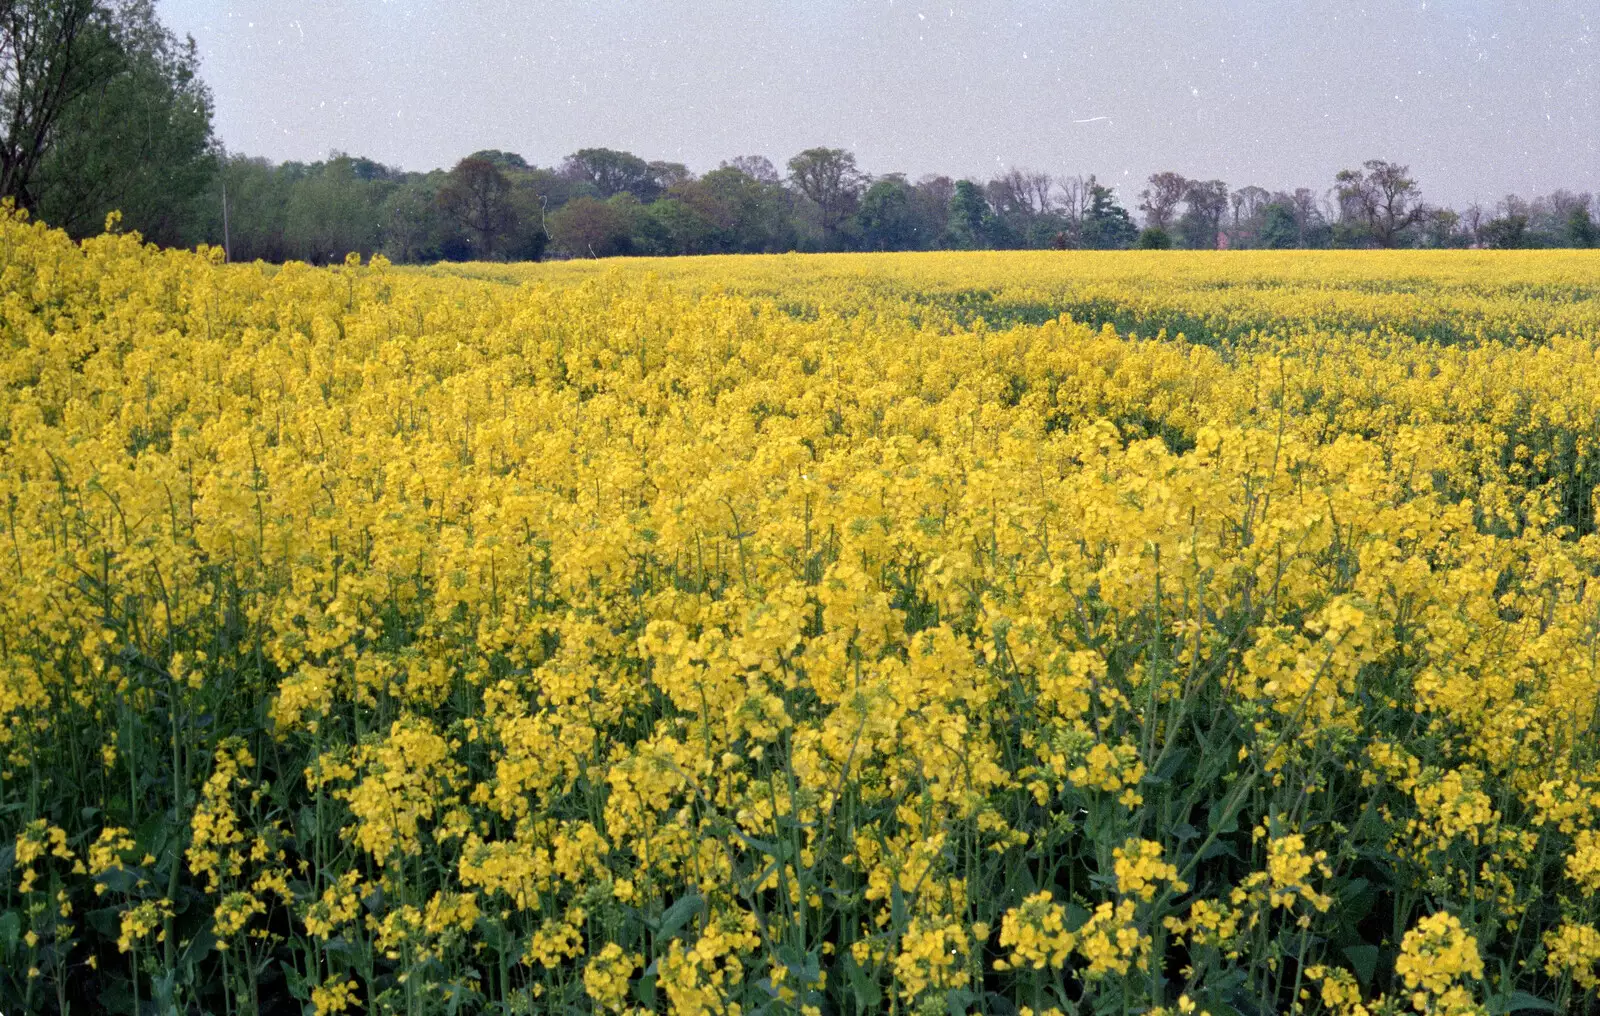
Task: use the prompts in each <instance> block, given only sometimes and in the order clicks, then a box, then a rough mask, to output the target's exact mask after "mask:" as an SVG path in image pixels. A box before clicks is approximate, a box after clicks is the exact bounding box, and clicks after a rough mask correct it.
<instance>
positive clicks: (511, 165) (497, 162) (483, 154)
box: [467, 148, 533, 173]
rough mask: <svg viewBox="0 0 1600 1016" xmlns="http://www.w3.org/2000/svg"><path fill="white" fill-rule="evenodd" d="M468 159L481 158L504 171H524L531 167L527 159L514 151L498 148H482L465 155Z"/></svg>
mask: <svg viewBox="0 0 1600 1016" xmlns="http://www.w3.org/2000/svg"><path fill="white" fill-rule="evenodd" d="M467 158H469V159H482V160H483V161H484V162H487V163H489V164H490V165H492V166H494V167H495V168H496V169H499V170H500V171H502V172H506V173H519V172H526V171H528V170H530V169H532V168H533V167H532V166H530V165H528V160H527V159H524V158H523V157H522V156H520V155H518V154H517V153H516V152H502V151H501V150H500V149H498V148H484V149H481V150H479V151H476V152H473V153H472V154H471V155H469V156H467Z"/></svg>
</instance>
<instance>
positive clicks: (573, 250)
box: [550, 196, 633, 258]
mask: <svg viewBox="0 0 1600 1016" xmlns="http://www.w3.org/2000/svg"><path fill="white" fill-rule="evenodd" d="M630 211H631V210H630V209H627V208H624V207H622V206H621V205H620V204H619V203H615V202H612V201H597V200H596V199H594V198H591V197H587V196H585V197H578V198H573V199H572V200H571V201H569V202H567V203H566V204H564V205H562V206H561V207H560V208H558V209H556V210H555V211H554V212H551V213H550V237H551V240H552V241H553V242H554V243H555V245H556V247H557V248H558V249H559V250H560V251H561V252H562V253H564V254H567V255H568V256H570V257H579V258H584V257H587V258H603V257H611V256H613V255H617V254H626V253H628V251H629V249H630V246H631V238H632V235H633V233H632V229H631V226H632V222H631V216H630V214H629V213H630Z"/></svg>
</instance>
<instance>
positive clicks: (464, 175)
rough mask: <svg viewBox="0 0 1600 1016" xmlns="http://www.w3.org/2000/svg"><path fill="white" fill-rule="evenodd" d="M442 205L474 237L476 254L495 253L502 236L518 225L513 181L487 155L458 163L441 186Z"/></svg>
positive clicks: (487, 257)
mask: <svg viewBox="0 0 1600 1016" xmlns="http://www.w3.org/2000/svg"><path fill="white" fill-rule="evenodd" d="M438 202H439V207H440V209H441V210H442V211H443V212H444V213H445V215H447V216H449V217H450V218H451V219H454V220H455V221H456V222H457V223H458V224H459V225H460V226H461V228H462V229H465V230H466V231H467V232H468V233H469V234H470V235H471V237H472V242H473V245H474V253H475V255H476V256H477V257H478V258H480V259H482V260H489V259H491V258H493V257H494V256H495V251H496V249H497V244H498V242H499V240H500V239H501V238H502V237H504V236H505V235H506V234H508V233H510V232H511V231H512V230H513V229H514V228H515V227H516V225H517V216H516V209H515V208H514V207H513V205H512V203H511V181H510V180H509V179H507V178H506V175H505V173H503V172H501V171H500V169H499V167H497V166H496V165H495V164H494V163H492V162H489V161H488V160H487V159H474V158H470V157H469V158H466V159H462V160H461V161H460V162H458V163H456V165H455V168H454V169H452V170H451V171H450V175H449V176H448V177H447V178H446V180H445V184H444V186H443V187H442V188H440V190H439V197H438Z"/></svg>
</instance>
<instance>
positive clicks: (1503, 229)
mask: <svg viewBox="0 0 1600 1016" xmlns="http://www.w3.org/2000/svg"><path fill="white" fill-rule="evenodd" d="M1480 235H1481V238H1482V242H1483V244H1484V246H1486V247H1494V248H1497V249H1500V250H1512V249H1515V248H1518V247H1526V246H1528V217H1527V216H1526V215H1522V214H1519V213H1512V214H1509V215H1502V216H1500V217H1499V218H1497V219H1490V220H1489V221H1488V222H1486V223H1484V224H1483V228H1482V229H1481V230H1480Z"/></svg>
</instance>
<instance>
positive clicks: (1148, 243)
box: [1135, 226, 1172, 250]
mask: <svg viewBox="0 0 1600 1016" xmlns="http://www.w3.org/2000/svg"><path fill="white" fill-rule="evenodd" d="M1135 246H1137V247H1138V248H1139V249H1140V250H1171V249H1172V234H1170V233H1168V232H1167V231H1166V230H1164V229H1162V228H1161V227H1160V226H1146V227H1145V228H1144V229H1143V230H1141V231H1140V232H1139V242H1138V243H1137V244H1136V245H1135Z"/></svg>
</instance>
